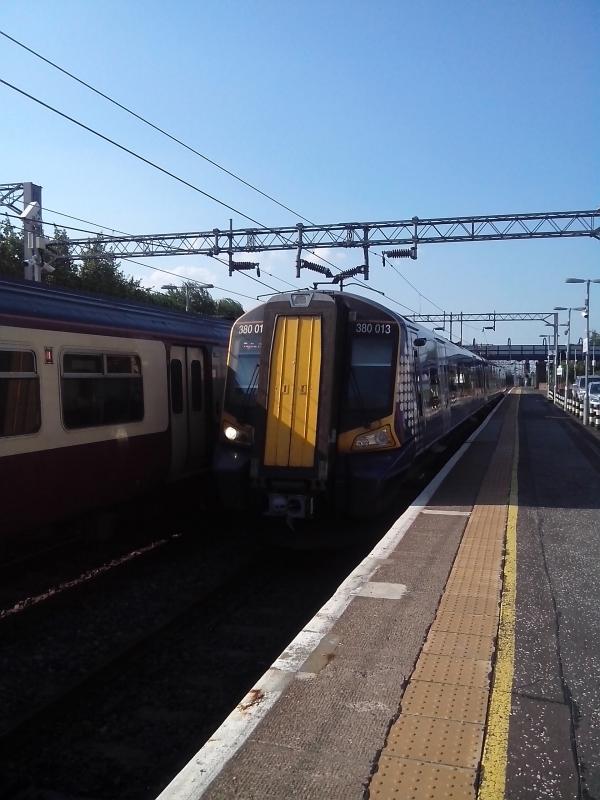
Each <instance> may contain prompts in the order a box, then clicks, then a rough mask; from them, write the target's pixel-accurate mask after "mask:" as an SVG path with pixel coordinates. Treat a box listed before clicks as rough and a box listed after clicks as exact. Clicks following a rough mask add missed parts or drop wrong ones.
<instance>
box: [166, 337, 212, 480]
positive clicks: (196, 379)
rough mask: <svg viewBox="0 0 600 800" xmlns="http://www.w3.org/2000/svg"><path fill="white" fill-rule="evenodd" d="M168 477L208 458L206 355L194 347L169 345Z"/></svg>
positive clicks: (183, 472) (193, 468) (197, 466)
mask: <svg viewBox="0 0 600 800" xmlns="http://www.w3.org/2000/svg"><path fill="white" fill-rule="evenodd" d="M169 366H170V368H169V377H170V402H171V408H170V417H171V477H173V478H175V477H178V476H180V475H183V474H185V473H186V472H193V471H194V470H196V469H199V468H200V467H202V466H203V465H204V464H206V462H207V459H208V447H209V441H208V430H207V418H208V416H207V404H208V397H207V382H206V358H205V354H204V351H203V350H201V349H200V348H198V347H181V346H174V347H171V355H170V365H169Z"/></svg>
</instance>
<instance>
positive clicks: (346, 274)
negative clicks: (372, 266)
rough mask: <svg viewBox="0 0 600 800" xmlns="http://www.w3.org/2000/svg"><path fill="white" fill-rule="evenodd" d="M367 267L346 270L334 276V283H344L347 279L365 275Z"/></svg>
mask: <svg viewBox="0 0 600 800" xmlns="http://www.w3.org/2000/svg"><path fill="white" fill-rule="evenodd" d="M364 274H365V266H364V264H361V266H360V267H352V269H345V270H344V271H343V272H339V273H338V274H337V275H335V276H334V278H333V280H332V283H342V282H343V281H345V280H346V278H353V277H354V276H355V275H364Z"/></svg>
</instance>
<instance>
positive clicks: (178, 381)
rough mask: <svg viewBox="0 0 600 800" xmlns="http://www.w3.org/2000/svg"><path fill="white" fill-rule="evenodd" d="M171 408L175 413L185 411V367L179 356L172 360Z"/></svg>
mask: <svg viewBox="0 0 600 800" xmlns="http://www.w3.org/2000/svg"><path fill="white" fill-rule="evenodd" d="M171 409H172V411H173V413H174V414H181V413H182V411H183V369H182V367H181V361H180V360H179V359H178V358H174V359H172V360H171Z"/></svg>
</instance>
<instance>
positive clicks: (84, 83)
mask: <svg viewBox="0 0 600 800" xmlns="http://www.w3.org/2000/svg"><path fill="white" fill-rule="evenodd" d="M0 35H2V36H4V37H5V38H6V39H9V40H10V41H11V42H13V43H14V44H16V45H18V46H19V47H22V48H23V49H24V50H26V51H27V52H29V53H31V54H32V55H33V56H35V57H36V58H39V59H40V60H41V61H44V62H45V63H46V64H49V65H50V66H52V67H54V68H55V69H57V70H59V72H62V73H63V74H64V75H67V76H68V77H69V78H71V79H72V80H74V81H76V82H77V83H79V84H81V85H82V86H85V87H86V88H87V89H89V90H90V91H92V92H94V93H95V94H97V95H99V96H100V97H102V98H104V99H105V100H107V101H108V102H109V103H112V104H113V105H115V106H117V107H118V108H120V109H122V110H123V111H125V112H126V113H128V114H130V115H131V116H133V117H135V118H136V119H138V120H140V121H141V122H143V123H144V124H145V125H148V126H149V127H151V128H153V129H154V130H156V131H158V132H159V133H161V134H162V135H164V136H166V137H167V138H169V139H171V140H172V141H174V142H176V143H177V144H179V145H181V146H182V147H184V148H185V149H186V150H189V151H190V152H191V153H194V154H195V155H197V156H199V157H200V158H202V159H204V160H205V161H207V162H208V163H210V164H212V165H213V166H215V167H217V169H220V170H221V171H223V172H225V173H226V174H227V175H230V176H231V177H232V178H235V180H237V181H239V182H240V183H242V184H244V185H245V186H248V187H249V188H250V189H252V190H253V191H255V192H257V193H258V194H260V195H262V196H263V197H266V198H267V199H268V200H271V201H272V202H273V203H275V204H276V205H278V206H280V207H281V208H284V209H285V210H286V211H289V212H290V213H291V214H294V215H295V216H296V217H299V218H300V219H302V220H304V222H308V223H309V224H310V225H314V224H315V223H314V222H313V221H312V220H310V219H308V218H307V217H305V216H304V215H303V214H301V213H300V212H299V211H295V210H294V209H292V208H290V207H289V206H287V205H286V204H285V203H282V202H281V201H280V200H277V198H275V197H273V196H272V195H270V194H268V193H267V192H264V191H263V190H262V189H259V188H258V186H255V185H254V184H253V183H250V182H249V181H247V180H245V179H244V178H242V177H241V176H239V175H237V174H236V173H235V172H232V171H231V170H229V169H227V168H226V167H224V166H223V165H222V164H219V163H218V162H217V161H214V160H213V159H212V158H209V157H208V156H207V155H205V154H204V153H201V152H200V151H198V150H196V149H195V148H194V147H192V146H191V145H188V144H187V143H186V142H184V141H182V140H181V139H179V138H177V137H176V136H173V134H170V133H169V132H168V131H165V130H164V129H163V128H161V127H160V126H158V125H156V124H155V123H153V122H151V121H150V120H148V119H146V118H145V117H143V116H142V115H141V114H138V113H137V112H135V111H133V110H132V109H131V108H129V107H128V106H125V105H124V104H123V103H120V102H119V101H118V100H115V99H114V98H113V97H110V96H109V95H107V94H106V93H105V92H102V91H100V89H97V88H96V87H95V86H92V85H91V84H90V83H88V82H87V81H84V80H83V79H82V78H79V77H78V76H77V75H74V74H73V73H72V72H69V70H67V69H65V68H64V67H61V66H60V65H58V64H56V63H55V62H54V61H51V60H50V59H49V58H46V57H45V56H42V55H41V54H40V53H38V52H36V51H35V50H33V49H32V48H30V47H28V46H27V45H26V44H24V43H23V42H20V41H19V40H18V39H15V38H14V37H13V36H10V35H9V34H8V33H6V32H5V31H0ZM238 213H239V212H238ZM242 216H245V215H242ZM246 219H251V218H249V217H246ZM252 221H253V222H254V221H255V220H252ZM257 224H259V225H261V227H263V228H264V227H266V226H265V225H262V224H261V223H257ZM309 252H311V253H312V255H313V256H314V257H315V258H318V259H319V260H320V261H323V262H324V263H325V264H329V265H330V266H332V267H333V268H334V269H336V270H338V271H340V268H339V267H338V266H337V265H335V264H334V263H333V262H331V261H329V260H328V259H326V258H324V257H323V256H321V255H319V254H317V253H314V252H313V251H311V250H310V249H309Z"/></svg>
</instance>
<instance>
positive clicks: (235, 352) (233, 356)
mask: <svg viewBox="0 0 600 800" xmlns="http://www.w3.org/2000/svg"><path fill="white" fill-rule="evenodd" d="M262 331H263V324H262V322H243V323H238V324H236V326H235V329H234V331H233V335H232V337H231V347H230V350H229V368H228V370H227V385H226V389H225V408H226V409H227V411H229V412H230V413H231V414H233V415H234V416H235V418H236V419H237V420H238V421H240V422H245V423H249V424H253V421H254V414H255V409H256V393H257V391H258V376H259V370H260V353H261V347H262Z"/></svg>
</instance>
